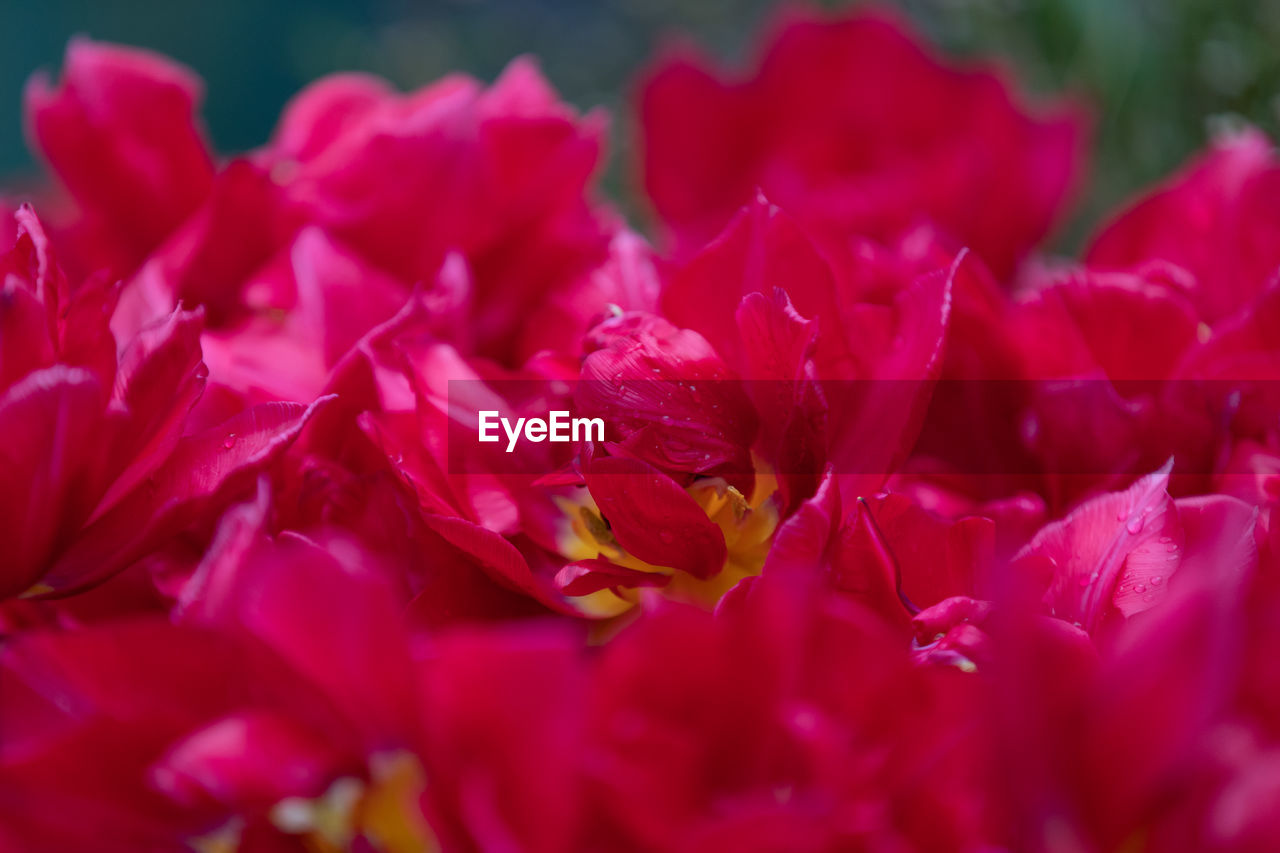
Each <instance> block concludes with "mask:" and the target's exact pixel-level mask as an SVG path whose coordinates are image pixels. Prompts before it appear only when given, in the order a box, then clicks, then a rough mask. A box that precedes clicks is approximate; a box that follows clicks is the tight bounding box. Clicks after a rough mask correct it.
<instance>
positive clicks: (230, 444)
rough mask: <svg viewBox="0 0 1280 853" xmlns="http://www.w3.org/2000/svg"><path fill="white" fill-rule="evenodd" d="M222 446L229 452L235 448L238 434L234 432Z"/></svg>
mask: <svg viewBox="0 0 1280 853" xmlns="http://www.w3.org/2000/svg"><path fill="white" fill-rule="evenodd" d="M222 446H223V447H225V448H226V449H227V450H230V449H231V448H233V447H235V446H236V434H235V433H234V432H233V433H231V434H230V435H228V436H227V437H226V439H225V440H224V441H223V442H222Z"/></svg>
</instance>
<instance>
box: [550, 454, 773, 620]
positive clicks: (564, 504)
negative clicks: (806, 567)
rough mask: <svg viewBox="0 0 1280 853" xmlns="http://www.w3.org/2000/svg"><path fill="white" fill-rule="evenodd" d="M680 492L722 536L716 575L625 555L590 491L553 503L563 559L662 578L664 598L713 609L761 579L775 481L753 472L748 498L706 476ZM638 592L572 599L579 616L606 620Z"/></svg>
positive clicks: (769, 541)
mask: <svg viewBox="0 0 1280 853" xmlns="http://www.w3.org/2000/svg"><path fill="white" fill-rule="evenodd" d="M685 491H686V492H687V493H688V494H689V496H690V497H692V498H693V499H694V501H695V502H697V504H698V505H699V506H700V507H702V510H703V511H704V512H705V513H706V514H707V517H708V518H710V519H711V520H712V521H714V522H715V523H716V526H718V527H719V528H720V532H721V533H722V534H723V535H724V542H725V546H726V548H727V551H728V555H727V557H726V558H725V562H724V566H722V567H721V569H720V571H719V572H717V573H715V574H713V575H712V576H711V577H709V578H706V579H700V578H697V577H694V576H693V575H691V574H689V573H688V572H684V571H680V570H679V569H675V568H672V567H671V566H655V565H653V564H652V563H646V562H645V561H643V560H641V559H639V558H637V557H635V556H633V555H631V554H629V553H627V551H626V550H625V549H624V548H623V547H622V546H621V545H620V544H619V543H618V540H617V539H616V538H615V537H614V535H613V532H612V530H610V528H609V524H608V522H607V521H606V520H605V519H604V517H603V516H602V515H601V513H600V508H599V507H598V506H596V502H595V500H593V499H592V497H591V494H590V492H588V491H587V490H586V489H581V490H580V492H581V494H579V495H575V496H573V497H571V498H569V497H562V498H556V503H557V504H558V505H559V507H560V509H561V511H562V512H563V513H564V526H563V528H562V530H561V532H560V535H559V536H558V537H557V545H558V547H559V550H560V553H561V555H562V556H563V557H565V558H566V559H568V560H570V561H574V562H576V561H579V560H592V559H605V560H608V561H609V562H611V563H614V564H615V565H618V566H622V567H624V568H627V569H632V570H634V571H638V572H646V573H656V574H661V575H666V576H667V577H669V578H670V580H669V581H668V582H667V583H666V585H665V586H663V587H662V590H663V594H665V595H667V596H668V597H670V598H674V599H677V600H680V601H687V602H691V603H695V604H699V605H701V606H703V607H707V608H711V607H714V606H715V604H716V602H718V601H719V600H720V598H721V597H722V596H723V595H724V594H725V593H726V592H728V591H729V590H730V589H732V588H733V587H734V586H735V585H736V584H737V583H738V581H740V580H742V579H743V578H745V577H749V576H752V575H758V574H760V570H761V569H762V568H763V567H764V561H765V558H766V557H768V555H769V546H770V545H771V544H772V541H773V533H774V531H775V530H776V529H777V527H778V509H777V506H776V505H775V503H774V502H773V500H772V496H773V493H774V492H775V491H777V480H776V479H775V478H774V477H773V475H772V474H768V473H763V474H761V473H758V474H757V475H756V479H755V485H754V488H753V489H752V494H751V497H750V499H748V498H747V497H746V496H745V495H743V494H742V492H740V491H738V490H737V489H736V488H734V487H733V486H731V485H729V484H728V483H727V482H725V480H724V479H723V478H720V477H709V478H705V479H701V480H698V481H696V482H695V483H693V484H692V485H691V486H689V487H688V488H687V489H685ZM638 595H639V593H638V590H637V589H632V588H627V587H625V586H620V587H617V588H610V589H602V590H598V591H596V592H592V593H589V594H587V595H583V596H578V597H574V598H571V599H570V600H571V601H572V602H573V603H574V605H575V606H576V607H578V608H579V610H581V611H582V613H583V614H584V615H587V616H591V617H594V618H597V619H608V618H611V617H614V616H618V615H620V614H622V613H625V612H627V611H628V610H630V609H631V608H632V607H633V606H634V605H635V604H636V602H637V600H638Z"/></svg>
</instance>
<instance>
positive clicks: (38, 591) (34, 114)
mask: <svg viewBox="0 0 1280 853" xmlns="http://www.w3.org/2000/svg"><path fill="white" fill-rule="evenodd" d="M200 98H201V90H200V83H199V81H198V79H196V78H195V76H194V75H193V74H192V73H191V72H190V71H188V70H187V69H185V68H183V67H181V66H179V65H177V64H175V63H173V62H171V61H169V60H167V59H165V58H163V57H160V56H157V55H154V54H151V53H148V52H145V51H141V50H135V49H131V48H125V47H118V46H113V45H106V44H100V43H95V42H91V41H86V40H77V41H74V42H73V43H72V44H71V45H70V47H69V48H68V50H67V55H66V60H65V63H64V67H63V69H62V72H61V76H60V77H58V78H49V77H45V76H40V75H37V76H35V77H34V78H33V79H32V80H31V82H30V83H29V85H28V87H27V90H26V95H25V110H26V116H25V118H26V123H27V126H28V129H29V134H30V138H31V140H32V143H33V146H34V147H35V148H36V150H37V151H38V153H39V154H40V155H41V156H42V158H43V159H44V161H45V162H46V163H47V166H48V169H49V172H50V180H49V181H48V182H47V184H45V185H44V186H43V188H41V189H39V190H38V191H37V192H36V194H35V195H34V196H33V197H30V198H24V197H20V196H17V195H13V196H6V197H5V198H4V199H3V200H0V208H3V211H2V212H3V224H0V244H3V248H4V250H5V253H4V254H3V255H2V256H0V270H2V271H3V275H2V278H0V285H2V287H3V293H2V295H0V437H2V439H3V444H2V446H0V502H2V505H3V512H0V532H2V533H3V539H4V542H5V548H4V555H3V556H2V557H0V853H41V852H42V851H88V853H116V851H119V853H137V851H148V853H150V851H156V853H162V852H163V853H167V852H168V851H175V853H176V852H177V851H186V853H230V851H242V853H259V852H260V851H261V852H262V853H265V851H312V853H337V851H352V853H375V852H377V853H425V851H437V850H439V851H466V850H484V851H498V850H502V851H547V853H558V852H559V851H577V850H582V851H597V850H610V851H613V850H617V851H669V850H677V851H683V850H688V851H693V850H699V851H705V850H711V851H720V850H723V851H761V853H763V852H764V851H846V850H864V849H865V850H876V851H905V850H930V851H932V850H969V851H991V850H1053V851H1075V850H1095V849H1097V850H1104V849H1106V850H1112V849H1123V850H1161V851H1166V850H1181V849H1212V850H1222V851H1252V850H1271V849H1275V847H1276V845H1277V844H1280V811H1277V810H1276V809H1275V808H1274V806H1275V803H1276V802H1277V801H1278V800H1280V671H1278V670H1277V667H1278V666H1280V664H1278V663H1277V662H1278V661H1280V515H1278V514H1277V512H1276V507H1277V504H1280V385H1278V384H1276V380H1280V278H1278V277H1277V276H1276V273H1277V271H1278V270H1280V158H1278V157H1277V156H1276V155H1275V154H1274V153H1273V151H1272V147H1271V143H1270V142H1269V140H1267V139H1266V138H1265V137H1264V136H1263V135H1262V134H1261V133H1260V132H1258V131H1255V130H1252V129H1245V130H1240V131H1236V132H1234V133H1232V134H1230V135H1225V136H1221V137H1219V138H1217V139H1215V140H1214V141H1213V142H1212V143H1211V144H1210V146H1209V148H1208V150H1207V151H1206V152H1204V153H1203V154H1202V155H1200V156H1198V157H1197V158H1195V160H1194V161H1193V162H1192V163H1190V164H1189V165H1188V166H1187V167H1186V168H1185V169H1184V170H1183V171H1182V172H1181V173H1180V174H1178V175H1176V176H1174V177H1172V178H1171V179H1169V180H1168V181H1167V182H1166V183H1165V184H1163V185H1162V186H1160V187H1157V188H1155V189H1153V190H1151V191H1149V192H1147V193H1145V194H1144V195H1143V197H1142V198H1140V199H1138V200H1137V201H1135V202H1134V203H1133V204H1132V205H1131V206H1130V207H1128V208H1127V209H1125V210H1123V211H1121V212H1119V213H1118V214H1116V215H1115V216H1114V217H1113V218H1112V219H1111V220H1110V221H1109V222H1108V223H1107V224H1105V225H1104V226H1103V227H1101V228H1100V229H1099V230H1098V232H1097V233H1096V235H1095V236H1094V237H1093V238H1092V239H1090V240H1089V241H1088V243H1087V248H1086V249H1085V250H1084V251H1083V253H1082V254H1081V256H1080V257H1079V258H1075V259H1066V258H1049V257H1048V256H1047V255H1045V254H1044V249H1043V241H1044V239H1045V237H1046V235H1047V234H1049V233H1050V231H1051V229H1052V228H1053V226H1054V225H1055V224H1056V223H1058V222H1059V221H1060V219H1061V218H1062V216H1063V215H1064V213H1065V212H1066V210H1067V208H1068V205H1069V203H1070V201H1071V198H1072V195H1073V192H1074V190H1075V189H1076V188H1077V186H1078V185H1079V183H1080V182H1081V181H1082V180H1083V173H1084V167H1085V159H1086V156H1085V154H1086V151H1087V148H1088V138H1089V127H1088V126H1089V119H1088V115H1087V113H1086V111H1084V110H1083V109H1082V108H1081V107H1080V106H1078V105H1076V104H1073V103H1068V102H1065V101H1064V102H1062V103H1058V104H1051V105H1044V106H1039V107H1032V106H1031V105H1029V104H1028V103H1027V102H1026V100H1025V98H1024V97H1023V96H1022V95H1021V94H1020V93H1018V92H1017V91H1016V89H1015V88H1014V87H1013V86H1012V85H1011V84H1010V82H1009V81H1008V80H1007V79H1006V75H1005V74H1004V72H1003V71H1002V70H1001V69H999V68H997V67H995V66H986V65H969V66H965V67H959V66H956V65H952V64H949V63H948V62H946V61H944V60H942V59H940V58H939V57H937V56H936V55H934V54H933V53H932V52H931V51H930V50H929V49H928V48H926V47H925V46H923V45H922V44H921V43H920V41H919V40H918V39H917V38H916V37H915V36H914V35H912V34H911V32H910V30H909V28H908V27H907V26H905V25H904V24H903V23H902V22H901V21H898V20H896V19H895V18H893V17H892V16H890V15H886V14H884V13H866V12H863V13H859V14H857V15H854V16H845V17H840V18H820V17H813V16H809V15H806V14H799V13H796V14H792V15H790V16H786V17H784V18H782V19H780V20H779V21H778V22H777V24H776V25H775V28H774V30H773V31H772V33H771V34H770V35H769V36H768V37H767V38H766V39H765V41H764V44H763V49H762V52H761V55H760V58H759V59H758V61H757V62H756V63H755V64H754V66H753V67H751V68H750V69H748V70H746V71H743V72H733V73H729V72H724V71H721V70H719V69H717V68H715V67H714V65H713V64H712V63H709V62H708V61H706V60H704V59H702V58H700V57H698V56H697V55H695V54H694V53H693V52H692V51H691V50H690V49H688V48H683V49H682V50H681V51H678V52H672V53H670V54H668V55H666V56H664V57H663V58H660V59H659V60H657V61H655V62H654V64H653V65H652V67H651V68H650V69H648V71H647V72H646V73H645V76H644V77H643V79H642V82H641V85H640V86H639V88H638V96H637V101H636V110H637V116H638V121H637V122H636V126H637V128H638V132H639V133H640V137H641V138H640V139H639V140H638V142H639V144H638V146H637V148H638V150H639V151H641V152H642V153H641V156H640V158H639V160H640V162H639V164H638V165H637V174H638V179H639V180H638V184H639V185H641V186H643V189H644V193H645V196H646V198H647V200H648V202H649V206H650V208H651V210H652V213H653V226H652V228H651V229H649V230H650V232H651V233H652V234H653V235H654V236H653V242H652V243H651V242H649V241H648V240H647V239H646V238H645V237H643V236H641V235H640V233H638V232H637V231H635V230H632V226H631V225H629V224H628V222H627V221H626V220H625V218H624V217H623V216H622V215H620V214H619V213H618V212H616V211H615V210H613V209H612V208H611V207H610V206H609V204H608V203H607V202H605V201H604V200H602V198H601V197H600V195H599V194H598V192H597V189H596V185H595V176H596V174H597V171H598V169H599V167H600V166H601V163H602V160H603V156H604V142H605V136H606V124H605V120H604V116H603V115H601V114H597V113H590V114H586V115H580V114H579V113H578V112H577V111H575V110H574V109H572V108H571V107H569V106H567V105H566V104H564V103H563V102H562V101H560V100H559V98H558V96H557V95H556V94H555V92H553V91H552V89H551V88H550V87H549V86H548V84H547V83H546V81H545V80H544V79H543V78H542V77H541V75H540V73H539V71H538V69H537V67H536V65H535V64H534V63H532V62H530V61H528V60H523V59H522V60H516V61H515V62H513V63H512V64H511V65H510V66H509V67H508V68H507V70H506V71H505V72H504V73H503V74H502V75H501V77H500V78H499V79H498V80H497V81H496V82H494V83H493V84H492V85H485V84H483V83H481V82H478V81H476V80H474V79H472V78H470V77H467V76H463V75H455V76H450V77H447V78H445V79H442V80H440V81H438V82H435V83H432V84H430V85H428V86H426V87H424V88H422V89H419V90H417V91H413V92H409V93H401V92H397V91H395V90H394V89H392V88H391V87H390V86H388V85H387V84H385V83H384V82H383V81H381V80H378V79H375V78H372V77H368V76H362V75H353V74H346V75H335V76H332V77H327V78H325V79H322V80H319V81H317V82H316V83H314V84H313V85H312V86H310V87H309V88H307V89H306V90H304V91H303V92H301V93H300V94H298V95H297V96H296V97H295V98H294V100H293V101H292V102H291V103H290V104H289V105H288V106H287V107H286V108H285V110H284V113H283V115H282V117H281V118H280V121H279V124H278V127H277V128H276V130H275V132H274V133H273V135H272V137H271V139H270V141H269V142H267V143H266V144H265V145H263V146H262V147H261V148H259V149H256V150H253V151H249V152H245V153H242V154H238V155H235V156H231V157H223V156H219V155H215V154H214V153H213V152H211V151H210V150H209V148H208V145H207V143H206V140H205V137H204V134H203V132H202V130H201V126H200V123H199V120H198V117H197V111H198V107H199V101H200ZM551 411H572V412H574V413H576V414H581V415H583V416H590V417H593V418H598V419H599V422H601V423H603V424H605V425H606V426H607V431H606V434H605V435H604V436H603V438H602V437H601V436H600V435H598V434H597V435H592V434H590V433H586V434H585V435H582V436H575V438H576V439H577V440H575V441H571V442H568V443H563V442H562V443H551V442H539V441H523V442H519V443H517V442H515V441H514V440H513V442H512V443H511V444H510V445H506V444H505V440H504V444H503V446H498V445H493V446H490V445H482V444H480V443H478V442H477V441H476V430H477V425H478V424H479V423H482V422H483V420H484V419H485V418H487V417H488V416H489V415H491V414H493V413H496V412H501V413H502V414H503V415H504V416H505V415H508V414H510V415H511V416H512V420H515V418H516V417H519V416H529V417H533V416H545V415H546V414H547V413H548V412H551ZM482 413H484V414H482ZM494 423H497V421H496V420H495V421H494ZM527 434H529V435H531V434H532V433H531V432H530V433H527ZM491 451H492V452H491Z"/></svg>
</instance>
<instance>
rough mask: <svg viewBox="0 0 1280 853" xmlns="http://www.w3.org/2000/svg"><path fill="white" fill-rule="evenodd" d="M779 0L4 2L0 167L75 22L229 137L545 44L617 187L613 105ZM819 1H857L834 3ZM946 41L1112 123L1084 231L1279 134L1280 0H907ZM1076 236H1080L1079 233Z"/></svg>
mask: <svg viewBox="0 0 1280 853" xmlns="http://www.w3.org/2000/svg"><path fill="white" fill-rule="evenodd" d="M775 5H776V4H774V3H771V2H767V0H488V1H487V2H486V0H419V1H418V2H409V0H372V2H353V0H309V2H304V0H271V2H264V0H206V1H205V2H194V1H193V0H169V2H141V0H132V1H131V2H130V1H129V0H40V2H31V0H27V1H26V2H15V0H3V6H2V9H0V174H4V175H8V176H10V179H11V180H12V179H16V178H20V177H21V176H23V175H26V174H29V173H31V172H32V171H33V169H34V166H33V163H32V159H31V155H30V154H29V153H28V152H27V149H26V146H25V144H24V142H23V137H22V130H21V121H20V103H21V91H22V85H23V82H24V81H25V79H26V77H27V76H28V75H29V74H30V73H31V71H33V70H34V69H36V68H39V67H43V68H48V69H51V70H53V69H56V68H57V66H58V64H59V63H60V58H61V54H62V50H63V47H64V46H65V44H66V41H67V39H68V38H69V37H70V36H72V35H73V34H77V33H81V34H85V35H88V36H91V37H93V38H97V39H106V40H112V41H121V42H127V43H131V44H137V45H143V46H146V47H150V48H154V49H157V50H160V51H163V52H164V53H167V54H169V55H171V56H174V57H176V58H177V59H179V60H181V61H183V62H185V63H187V64H188V65H190V66H192V67H193V68H195V69H196V70H197V71H198V72H199V73H200V74H201V75H202V76H203V77H204V79H205V81H206V83H207V94H206V102H205V110H204V114H205V117H206V120H207V123H208V127H209V130H210V132H211V135H212V137H213V139H214V141H215V143H216V144H217V146H218V148H219V149H220V150H223V151H229V150H236V149H243V148H248V147H252V146H255V145H257V144H259V143H261V142H262V141H263V140H264V139H265V138H266V137H267V135H268V133H269V132H270V130H271V127H272V125H273V123H274V120H275V117H276V115H277V113H278V112H279V110H280V107H281V105H282V104H283V103H284V102H285V101H286V100H287V99H288V97H289V96H290V95H291V94H292V93H293V92H295V91H297V89H298V88H299V87H301V86H302V85H303V84H304V83H306V82H307V81H308V80H311V79H313V78H314V77H316V76H318V75H320V74H323V73H325V72H328V71H333V70H338V69H363V70H369V71H375V72H377V73H379V74H382V75H384V76H386V77H389V78H390V79H392V80H393V81H395V82H396V83H398V84H399V85H401V86H405V87H408V86H414V85H418V84H420V83H423V82H425V81H428V80H431V79H433V78H435V77H437V76H439V75H440V74H442V73H444V72H445V71H448V70H450V69H455V68H457V69H463V70H467V71H471V72H473V73H475V74H477V75H479V76H481V77H483V78H486V79H491V78H492V77H493V76H494V75H495V74H496V73H497V72H498V71H499V70H500V69H501V68H502V66H503V65H504V64H505V63H506V62H507V60H509V59H510V58H511V57H512V56H515V55H517V54H520V53H533V54H536V55H537V56H538V57H540V59H541V61H542V64H543V67H544V69H545V71H546V73H547V75H548V76H549V77H550V78H551V80H552V82H553V83H554V84H555V85H556V86H557V88H559V90H560V91H561V92H562V93H563V94H564V95H565V96H566V97H567V98H568V99H570V100H571V101H573V102H574V103H576V104H578V105H580V106H584V107H585V106H593V105H597V104H603V105H605V106H608V107H610V108H612V109H613V111H614V113H615V115H616V116H618V119H617V121H616V122H615V132H614V139H615V145H614V155H615V166H614V168H613V170H612V171H611V173H610V176H609V179H608V183H607V186H608V188H609V190H610V192H611V193H613V194H614V195H619V196H622V195H625V194H626V186H627V185H626V182H625V181H624V180H622V179H621V178H620V176H619V170H618V169H617V167H616V160H617V156H618V149H619V148H620V147H621V146H622V143H623V140H624V139H625V137H626V132H625V131H626V129H625V127H624V126H620V125H622V124H623V122H625V118H624V117H622V116H620V115H619V114H618V109H617V108H618V107H619V105H620V104H621V103H622V100H623V98H624V93H625V91H626V88H627V86H628V82H629V80H630V79H631V76H632V75H633V73H634V71H635V70H636V69H637V68H638V67H639V66H640V64H641V63H642V62H643V60H644V58H645V57H646V56H648V55H650V53H651V52H652V50H653V49H654V47H655V45H657V44H659V43H660V42H661V41H662V39H663V38H664V37H667V36H670V35H672V34H674V33H679V32H686V33H690V34H692V35H693V36H694V37H696V38H697V39H698V40H699V41H701V42H703V43H704V44H706V45H709V46H710V48H711V50H713V51H714V52H715V53H717V54H720V55H722V56H738V55H741V53H742V51H743V46H744V44H746V43H748V42H749V39H750V37H751V35H752V33H753V31H754V30H755V28H756V26H757V25H758V24H759V22H760V21H761V20H763V19H764V17H766V15H767V14H768V12H769V10H770V9H772V8H773V7H774V6H775ZM822 5H827V6H838V5H847V4H840V3H830V2H828V3H824V4H822ZM889 5H895V6H898V7H900V8H902V9H904V10H905V11H906V12H907V13H908V14H910V15H911V16H912V17H913V18H914V19H915V20H916V21H917V24H918V25H919V26H920V27H921V28H922V29H924V30H925V31H926V32H929V33H930V34H932V35H933V36H934V37H935V38H937V39H938V40H940V41H941V42H942V43H943V44H945V46H946V47H947V48H948V49H949V50H952V51H955V52H959V53H974V52H978V53H989V54H995V55H999V56H1002V57H1005V58H1006V59H1007V60H1008V61H1009V62H1011V63H1012V64H1013V65H1014V66H1015V67H1016V68H1017V69H1018V71H1019V73H1020V75H1021V77H1022V79H1023V80H1024V81H1025V85H1026V86H1028V87H1030V88H1032V89H1034V90H1037V91H1053V90H1056V89H1060V88H1064V87H1068V88H1071V89H1073V90H1075V91H1077V92H1079V93H1081V94H1083V95H1084V96H1086V97H1087V98H1088V99H1089V100H1091V101H1092V102H1093V103H1094V104H1095V105H1096V108H1097V113H1098V116H1099V119H1100V122H1099V126H1098V131H1099V135H1098V144H1097V154H1096V156H1095V168H1094V175H1093V182H1092V185H1091V189H1090V191H1089V193H1088V195H1087V197H1086V199H1085V200H1084V202H1083V203H1082V205H1081V209H1080V211H1079V212H1078V214H1077V216H1076V224H1075V227H1074V228H1072V229H1070V230H1069V233H1073V234H1076V235H1077V236H1078V233H1079V232H1080V231H1081V230H1082V229H1083V228H1084V227H1085V226H1086V225H1087V223H1088V222H1089V221H1092V220H1093V219H1094V218H1095V217H1096V215H1097V213H1098V211H1099V210H1100V209H1102V208H1103V207H1105V206H1107V205H1110V204H1112V203H1114V202H1115V201H1116V200H1117V199H1119V198H1121V197H1123V196H1125V195H1127V194H1128V193H1129V192H1131V191H1132V190H1133V189H1134V188H1135V187H1137V186H1140V185H1142V184H1145V183H1147V182H1149V181H1151V180H1152V179H1154V178H1156V177H1157V176H1159V175H1161V174H1163V173H1165V172H1167V171H1168V170H1169V169H1171V168H1173V167H1174V166H1175V165H1176V164H1177V163H1179V162H1180V161H1181V160H1182V159H1183V158H1185V157H1186V156H1187V155H1188V154H1189V153H1190V152H1192V151H1193V150H1195V149H1196V148H1198V147H1199V146H1200V145H1202V144H1203V142H1204V140H1205V138H1206V135H1207V133H1208V128H1209V127H1211V126H1212V125H1213V124H1215V123H1230V122H1232V121H1236V120H1239V119H1240V118H1246V119H1248V120H1251V121H1253V122H1256V123H1258V124H1261V125H1262V126H1263V127H1264V128H1266V129H1267V130H1268V131H1270V132H1274V131H1275V130H1276V125H1277V105H1278V104H1280V100H1277V94H1278V93H1280V0H899V2H896V3H892V4H889ZM1070 239H1071V237H1070V236H1069V237H1068V240H1070Z"/></svg>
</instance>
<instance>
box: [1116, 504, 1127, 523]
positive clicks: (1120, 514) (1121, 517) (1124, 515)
mask: <svg viewBox="0 0 1280 853" xmlns="http://www.w3.org/2000/svg"><path fill="white" fill-rule="evenodd" d="M1128 515H1129V513H1127V512H1125V511H1124V507H1121V508H1120V509H1118V510H1116V521H1124V520H1125V518H1127V517H1128Z"/></svg>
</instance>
